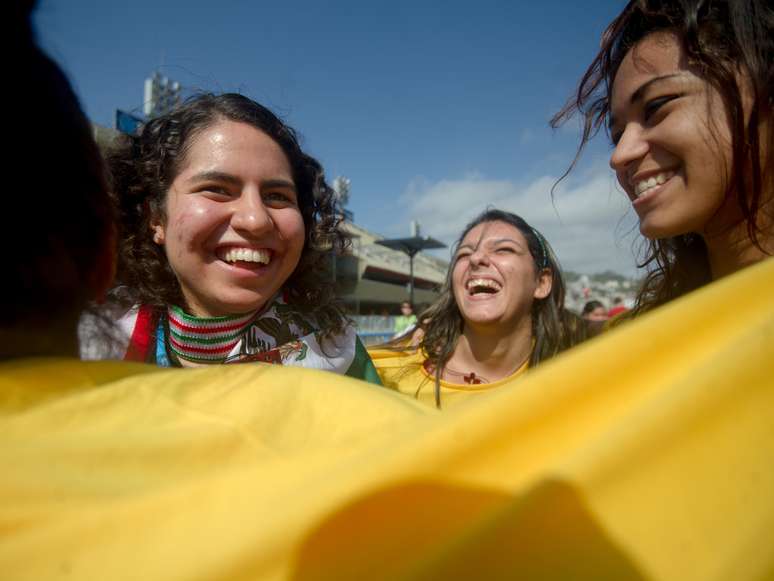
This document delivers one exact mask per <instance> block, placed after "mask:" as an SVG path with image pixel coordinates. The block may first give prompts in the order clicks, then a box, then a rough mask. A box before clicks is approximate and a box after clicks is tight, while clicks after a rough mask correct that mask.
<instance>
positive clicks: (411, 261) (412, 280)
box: [409, 254, 414, 309]
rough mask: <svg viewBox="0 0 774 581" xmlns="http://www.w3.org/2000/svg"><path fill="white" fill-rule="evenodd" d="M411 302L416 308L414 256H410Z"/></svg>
mask: <svg viewBox="0 0 774 581" xmlns="http://www.w3.org/2000/svg"><path fill="white" fill-rule="evenodd" d="M409 302H410V303H411V308H412V309H413V308H414V255H413V254H409Z"/></svg>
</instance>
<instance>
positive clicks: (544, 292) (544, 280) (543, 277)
mask: <svg viewBox="0 0 774 581" xmlns="http://www.w3.org/2000/svg"><path fill="white" fill-rule="evenodd" d="M553 284H554V273H553V272H551V269H550V268H544V269H542V270H541V271H540V272H539V273H538V279H537V286H536V287H535V292H534V293H533V295H532V296H534V297H535V298H536V299H544V298H546V297H547V296H548V295H549V294H551V287H552V286H553Z"/></svg>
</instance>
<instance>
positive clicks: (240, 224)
mask: <svg viewBox="0 0 774 581" xmlns="http://www.w3.org/2000/svg"><path fill="white" fill-rule="evenodd" d="M231 226H232V227H233V228H234V230H239V231H242V232H244V233H246V234H248V235H250V236H258V235H260V234H263V233H264V232H266V231H267V230H271V229H272V228H274V221H273V220H272V218H271V214H270V213H269V209H268V208H267V207H266V205H265V204H264V203H263V199H262V198H261V196H260V194H259V193H257V192H250V191H246V192H243V193H242V195H241V196H240V197H239V199H238V200H236V207H235V209H234V213H233V214H232V217H231Z"/></svg>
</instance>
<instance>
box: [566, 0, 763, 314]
mask: <svg viewBox="0 0 774 581" xmlns="http://www.w3.org/2000/svg"><path fill="white" fill-rule="evenodd" d="M654 32H672V33H675V34H676V35H677V37H678V39H679V41H680V43H681V45H682V48H683V50H684V52H685V54H686V56H687V58H688V62H689V63H690V64H691V66H692V67H693V68H695V70H697V71H698V74H699V75H700V76H701V77H702V78H703V79H704V81H705V82H706V83H707V84H708V85H709V86H711V87H712V88H714V89H715V90H717V91H718V93H719V94H720V95H721V97H722V101H723V105H724V107H725V110H726V114H727V117H728V120H729V129H730V132H731V150H732V163H731V172H730V175H729V176H728V178H727V180H728V181H727V183H728V187H727V194H726V195H727V196H729V197H731V196H734V197H735V198H736V203H737V205H738V207H739V209H740V210H741V213H742V216H743V218H744V220H745V222H746V229H747V233H748V236H749V238H750V240H751V241H752V242H753V244H754V245H755V246H756V247H757V248H758V249H759V250H761V251H762V252H764V253H766V250H765V249H764V248H763V247H762V245H761V235H764V236H770V233H767V232H765V231H763V230H762V229H761V227H760V225H759V211H760V209H761V205H762V203H765V202H766V200H765V199H763V196H764V195H765V194H766V192H767V191H768V192H770V191H771V188H772V185H773V184H772V181H773V180H774V176H773V175H772V174H774V172H772V168H774V130H772V128H771V122H772V106H774V7H772V4H771V1H770V0H769V1H767V0H632V1H630V2H629V3H628V4H627V5H626V7H625V8H624V10H623V12H622V13H621V14H620V15H619V16H618V17H617V18H616V19H615V20H613V22H612V23H611V24H610V25H609V26H608V27H607V30H606V31H605V32H604V34H603V35H602V46H601V48H600V51H599V53H598V54H597V56H596V57H595V59H594V61H593V62H592V63H591V65H590V66H589V68H588V69H587V71H586V73H585V74H584V75H583V77H582V79H581V81H580V84H579V86H578V90H577V92H576V93H575V94H574V95H573V97H572V98H571V99H570V100H569V101H568V103H567V104H566V105H565V106H564V108H563V109H562V110H561V111H559V113H557V114H556V115H555V116H554V118H553V119H552V120H551V125H552V126H553V127H557V126H558V125H560V124H562V123H563V122H564V121H566V120H567V119H568V118H569V117H571V116H572V115H573V114H574V113H575V112H579V113H580V114H581V115H582V116H583V118H584V127H583V134H582V137H581V142H580V145H579V147H578V151H577V153H576V156H575V159H574V160H573V162H572V163H571V164H570V167H569V168H568V169H567V171H566V172H565V174H564V175H563V176H562V178H564V177H565V176H566V175H567V174H568V173H569V172H570V171H571V170H572V169H573V167H574V166H575V164H576V163H577V161H578V158H579V156H580V154H581V152H582V150H583V148H584V146H585V145H586V143H588V141H589V140H590V139H591V138H592V137H593V136H594V135H596V134H597V133H598V131H599V129H600V128H602V127H603V126H604V127H606V126H607V124H608V122H609V117H610V96H611V90H612V86H613V81H614V80H615V77H616V74H617V72H618V69H619V67H620V66H621V63H622V61H623V59H624V57H625V56H626V54H627V53H628V52H629V50H630V49H631V48H632V47H634V46H635V45H636V44H637V43H638V42H639V41H641V40H642V39H643V38H645V37H646V36H648V35H649V34H652V33H654ZM740 72H741V73H742V74H743V77H744V80H743V81H742V82H745V83H747V84H748V86H749V90H750V94H751V108H750V114H749V120H748V121H747V122H746V123H745V112H744V107H743V103H742V87H741V86H740V78H739V73H740ZM764 123H768V127H767V129H766V130H765V131H764V132H763V133H762V132H761V131H760V126H761V125H762V124H764ZM708 126H710V127H711V126H712V123H710V122H709V120H708ZM562 178H560V179H562ZM638 266H639V267H647V268H648V274H647V275H646V278H645V281H644V283H643V286H642V289H641V290H640V293H639V295H638V297H637V301H636V306H635V308H634V309H633V311H632V312H631V314H632V315H633V316H636V315H637V314H639V313H642V312H645V311H648V310H650V309H652V308H655V307H657V306H659V305H661V304H664V303H666V302H668V301H670V300H672V299H674V298H676V297H678V296H681V295H683V294H685V293H687V292H690V291H691V290H694V289H696V288H698V287H700V286H702V285H704V284H706V283H708V282H710V281H711V280H712V272H711V270H710V263H709V257H708V254H707V247H706V244H705V242H704V239H703V238H702V237H701V236H700V235H699V234H698V233H686V234H682V235H680V236H676V237H673V238H664V239H660V240H652V241H650V242H649V245H648V250H647V253H646V254H645V257H644V259H643V260H642V262H641V263H640V264H638Z"/></svg>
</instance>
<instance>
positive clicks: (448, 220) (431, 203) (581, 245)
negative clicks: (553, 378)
mask: <svg viewBox="0 0 774 581" xmlns="http://www.w3.org/2000/svg"><path fill="white" fill-rule="evenodd" d="M576 172H577V173H576ZM576 172H574V173H573V174H570V177H568V178H567V179H565V180H564V181H562V182H561V183H560V184H559V186H558V187H557V189H556V190H555V192H554V198H553V200H552V198H551V187H552V186H553V185H554V183H555V182H556V179H557V176H548V175H547V176H543V177H539V178H537V179H534V180H532V181H531V182H529V183H526V184H518V183H515V182H513V181H508V180H490V179H487V178H486V177H484V176H482V175H480V174H476V173H473V174H468V175H466V176H464V177H463V178H462V179H458V180H442V181H439V182H435V183H432V182H428V181H427V180H424V179H422V178H418V179H416V180H414V181H412V182H411V183H410V184H409V185H408V187H407V188H406V190H405V192H404V193H403V194H402V196H401V204H402V205H403V207H404V208H405V215H404V220H405V221H404V223H406V222H408V221H409V220H412V219H416V220H419V222H420V223H421V224H422V233H423V234H425V235H430V236H433V237H435V238H439V239H440V240H442V241H443V242H446V243H447V244H450V245H451V244H452V243H453V242H454V241H455V240H456V238H457V237H458V236H459V234H460V233H461V232H462V230H463V228H464V227H465V225H466V224H467V223H468V222H469V221H470V220H472V219H473V218H475V216H476V215H478V214H479V213H480V212H482V211H484V210H485V209H486V208H487V207H490V206H491V207H496V208H499V209H502V210H507V211H510V212H514V213H516V214H519V215H520V216H522V217H523V218H524V219H525V220H527V222H529V223H530V224H532V226H534V227H535V228H537V229H538V230H539V231H540V232H541V233H542V234H543V235H544V236H545V237H546V239H547V240H548V241H549V242H550V243H551V246H552V247H553V248H554V251H555V252H556V254H557V256H558V257H559V260H560V262H561V263H562V265H563V266H564V268H566V269H568V270H574V271H576V272H582V273H595V272H601V271H604V270H615V271H618V272H621V273H624V274H630V275H631V274H634V273H635V271H636V268H635V265H634V262H635V258H634V255H633V252H632V249H631V247H632V241H633V240H634V237H635V236H636V235H637V229H636V218H635V217H634V215H633V212H632V211H631V210H630V209H629V202H628V200H627V199H626V197H625V195H624V194H623V193H622V192H621V191H620V190H619V189H618V188H617V187H616V185H615V183H614V182H615V180H614V177H613V175H612V172H611V171H610V169H609V168H608V167H607V166H606V165H603V164H601V163H598V164H596V165H594V166H592V167H591V168H590V169H588V170H585V171H579V170H576ZM444 256H447V257H448V251H446V254H445V255H444Z"/></svg>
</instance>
